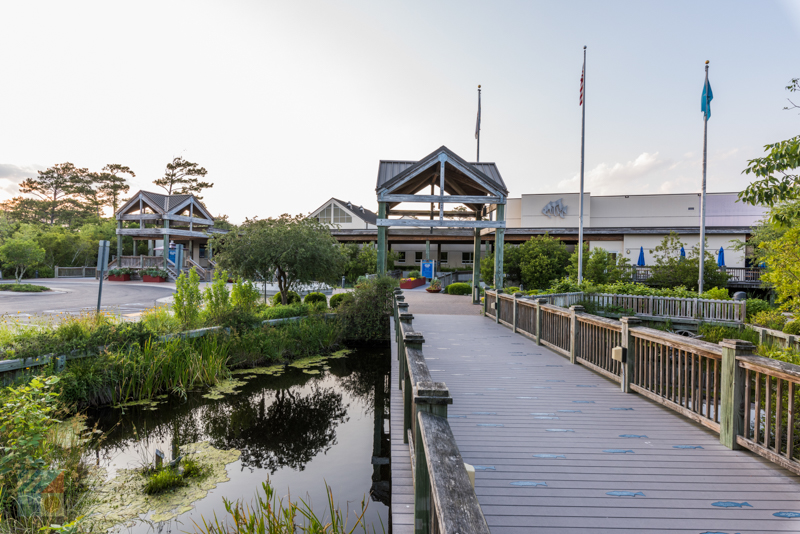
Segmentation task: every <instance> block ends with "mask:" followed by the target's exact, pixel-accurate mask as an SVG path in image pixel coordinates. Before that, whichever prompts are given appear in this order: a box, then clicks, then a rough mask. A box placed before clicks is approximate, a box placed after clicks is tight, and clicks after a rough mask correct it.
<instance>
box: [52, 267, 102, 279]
mask: <svg viewBox="0 0 800 534" xmlns="http://www.w3.org/2000/svg"><path fill="white" fill-rule="evenodd" d="M95 271H96V268H95V267H56V273H55V277H56V278H92V277H94V276H95V274H94V273H95Z"/></svg>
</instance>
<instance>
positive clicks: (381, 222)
mask: <svg viewBox="0 0 800 534" xmlns="http://www.w3.org/2000/svg"><path fill="white" fill-rule="evenodd" d="M377 225H378V228H381V227H386V226H417V227H420V228H505V227H506V222H505V221H438V220H434V221H425V220H419V219H378V222H377Z"/></svg>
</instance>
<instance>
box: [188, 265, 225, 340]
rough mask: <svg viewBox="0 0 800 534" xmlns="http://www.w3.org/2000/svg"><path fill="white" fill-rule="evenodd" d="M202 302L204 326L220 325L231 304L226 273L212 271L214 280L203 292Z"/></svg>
mask: <svg viewBox="0 0 800 534" xmlns="http://www.w3.org/2000/svg"><path fill="white" fill-rule="evenodd" d="M192 270H194V268H192ZM203 301H204V302H205V303H206V316H207V317H206V324H208V325H209V326H215V325H218V324H220V322H221V320H222V317H223V316H224V315H226V314H227V312H228V310H229V308H230V304H231V301H230V292H229V291H228V271H223V270H221V269H215V270H214V280H213V281H212V282H211V284H209V285H207V286H206V288H205V291H203Z"/></svg>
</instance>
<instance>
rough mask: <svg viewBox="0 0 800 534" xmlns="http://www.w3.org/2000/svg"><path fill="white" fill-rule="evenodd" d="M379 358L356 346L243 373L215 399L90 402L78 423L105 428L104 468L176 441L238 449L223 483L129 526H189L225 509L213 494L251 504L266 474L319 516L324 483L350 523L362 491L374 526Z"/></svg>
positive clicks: (380, 422) (380, 485) (380, 477)
mask: <svg viewBox="0 0 800 534" xmlns="http://www.w3.org/2000/svg"><path fill="white" fill-rule="evenodd" d="M389 358H390V352H389V348H388V347H361V348H358V349H356V350H354V351H353V352H352V353H350V354H349V355H348V356H346V357H344V358H337V359H330V360H328V361H327V364H326V365H325V367H317V368H316V369H319V371H316V370H309V369H297V368H291V367H288V368H287V369H286V370H285V371H284V372H283V373H281V374H279V375H278V376H270V375H263V374H262V375H255V376H253V375H250V376H251V378H249V379H247V380H243V382H244V384H243V385H241V386H239V387H237V392H235V393H231V394H226V395H222V396H221V397H222V398H209V395H208V392H207V391H205V392H194V393H190V394H189V395H188V398H187V399H178V398H172V397H170V398H167V399H164V400H163V401H162V402H161V403H160V404H158V405H156V406H155V407H152V406H147V405H144V406H129V407H126V408H124V409H123V408H105V409H102V410H97V411H95V412H92V413H90V414H89V421H88V423H89V424H90V425H93V424H95V423H97V425H98V428H99V429H100V430H102V431H104V432H105V433H106V435H105V437H104V439H103V441H102V443H101V445H100V447H99V449H98V450H97V451H96V452H94V453H93V454H94V455H95V458H93V461H97V462H99V464H100V465H101V466H102V467H104V468H105V469H106V470H107V471H108V473H109V476H113V475H114V474H115V473H116V471H117V470H119V469H132V468H138V467H141V466H142V465H144V464H145V463H149V464H152V462H153V459H154V457H155V451H156V449H159V450H160V451H163V452H164V454H165V456H166V459H167V460H170V458H171V457H172V455H173V454H174V451H176V450H177V448H178V447H180V446H183V445H186V444H190V443H196V442H208V443H210V445H212V446H213V447H215V448H217V449H223V450H227V449H237V450H239V451H241V456H240V457H239V459H238V460H237V461H235V462H234V463H231V464H229V465H228V467H227V472H228V476H229V477H230V481H228V482H223V483H221V484H219V485H218V486H217V487H216V488H214V489H212V490H211V491H210V492H209V493H208V495H206V496H205V497H204V498H202V499H201V500H199V501H197V502H196V503H195V504H194V509H193V510H191V511H190V512H187V513H184V514H182V515H179V516H178V517H177V518H175V519H172V520H170V521H166V522H160V523H153V522H151V521H149V520H148V518H147V517H141V516H140V519H139V520H137V521H136V522H135V524H134V525H133V526H132V527H130V529H129V531H130V532H132V533H142V534H144V533H148V532H153V531H159V532H163V531H170V530H172V531H175V532H186V531H189V532H192V531H194V522H197V523H199V524H202V520H201V516H204V517H205V518H206V519H207V520H211V519H213V516H214V513H215V512H216V514H217V516H218V517H220V518H222V517H225V507H224V504H223V497H225V498H226V499H228V500H236V499H241V500H243V501H244V502H247V503H251V502H253V500H254V498H255V496H256V494H257V492H258V491H260V490H261V484H262V482H264V481H266V480H267V479H269V481H270V483H271V485H272V487H273V488H275V491H276V493H277V494H278V495H280V496H286V495H287V494H289V493H290V492H291V497H292V501H295V502H298V501H299V498H303V499H305V500H306V501H307V502H308V500H309V499H310V503H311V505H312V507H313V508H314V511H315V513H317V515H319V516H320V517H322V514H323V513H325V512H326V509H327V508H326V507H327V497H326V493H325V482H327V483H328V485H330V487H331V490H332V491H333V496H334V502H335V503H337V504H338V505H339V506H340V507H341V508H342V510H343V511H344V510H347V509H348V507H349V509H350V514H349V524H350V525H353V523H354V520H355V516H354V513H353V511H354V510H355V511H360V509H361V501H362V500H363V499H364V498H365V496H366V498H367V500H368V501H369V506H368V509H367V513H366V516H365V518H366V524H367V525H374V526H375V529H376V531H377V532H381V523H382V524H383V525H384V526H385V529H386V530H387V531H388V525H389V522H388V517H389V503H390V491H391V486H390V466H389V456H390V454H389V450H390V446H389ZM317 372H318V373H319V374H314V373H317ZM236 376H237V378H242V377H246V376H248V373H240V374H238V375H236ZM359 531H360V529H359Z"/></svg>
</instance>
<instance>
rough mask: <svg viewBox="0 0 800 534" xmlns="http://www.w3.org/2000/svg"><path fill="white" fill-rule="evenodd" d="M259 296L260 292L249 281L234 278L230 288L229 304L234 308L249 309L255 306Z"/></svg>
mask: <svg viewBox="0 0 800 534" xmlns="http://www.w3.org/2000/svg"><path fill="white" fill-rule="evenodd" d="M260 298H261V292H260V291H259V290H258V289H257V288H256V286H255V284H253V283H252V282H250V281H247V280H242V278H241V277H239V278H237V279H236V282H234V284H233V289H231V305H232V306H233V307H234V308H242V309H250V308H253V307H255V305H256V304H257V303H258V300H259V299H260Z"/></svg>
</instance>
